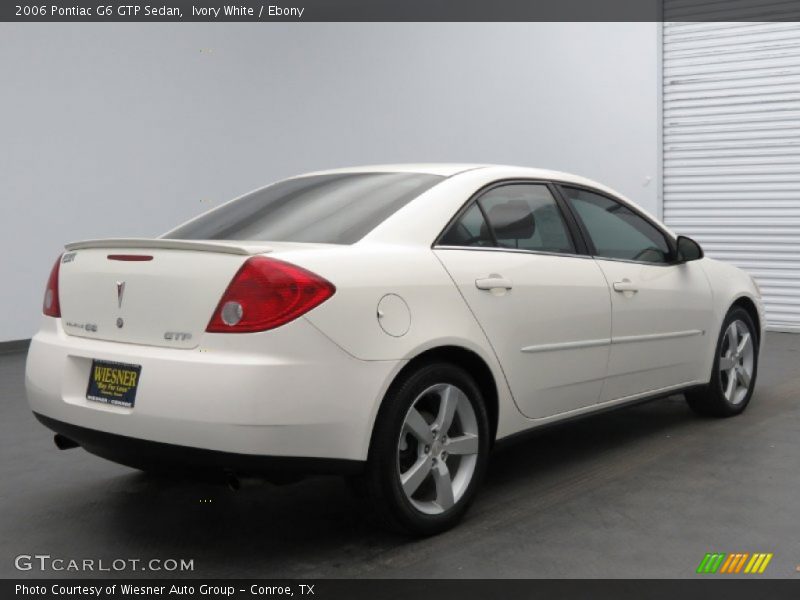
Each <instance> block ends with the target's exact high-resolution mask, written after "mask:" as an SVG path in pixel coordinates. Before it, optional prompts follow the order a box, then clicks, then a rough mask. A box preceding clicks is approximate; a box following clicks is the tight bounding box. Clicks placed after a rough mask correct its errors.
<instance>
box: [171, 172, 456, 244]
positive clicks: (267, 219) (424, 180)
mask: <svg viewBox="0 0 800 600" xmlns="http://www.w3.org/2000/svg"><path fill="white" fill-rule="evenodd" d="M442 179H444V178H443V177H441V176H439V175H428V174H424V173H339V174H334V175H312V176H308V177H298V178H296V179H287V180H285V181H280V182H278V183H275V184H273V185H271V186H269V187H266V188H263V189H261V190H258V191H255V192H253V193H251V194H248V195H246V196H243V197H241V198H239V199H238V200H234V201H233V202H229V203H227V204H224V205H222V206H220V207H219V208H216V209H214V210H212V211H211V212H208V213H206V214H205V215H201V216H200V217H198V218H197V219H194V220H193V221H189V222H188V223H186V224H185V225H181V226H180V227H178V228H177V229H174V230H172V231H170V232H169V233H168V234H166V235H165V236H164V237H165V238H167V239H181V240H242V241H265V242H266V241H275V242H317V243H327V244H353V243H355V242H357V241H358V240H360V239H361V238H362V237H364V236H365V235H367V234H368V233H369V232H370V231H372V230H373V229H375V227H377V226H378V225H379V224H380V223H382V222H383V221H385V220H386V219H387V218H388V217H389V216H391V215H392V214H393V213H394V212H396V211H397V210H398V209H400V208H402V207H403V206H405V205H406V204H408V203H409V202H410V201H411V200H412V199H414V198H416V197H417V196H419V195H420V194H421V193H422V192H424V191H426V190H428V189H429V188H431V187H433V186H434V185H436V184H437V183H439V182H440V181H441V180H442Z"/></svg>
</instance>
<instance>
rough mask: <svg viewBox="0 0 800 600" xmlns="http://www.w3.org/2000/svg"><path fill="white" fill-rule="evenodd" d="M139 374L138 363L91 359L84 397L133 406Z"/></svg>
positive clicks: (140, 370) (96, 400) (105, 402)
mask: <svg viewBox="0 0 800 600" xmlns="http://www.w3.org/2000/svg"><path fill="white" fill-rule="evenodd" d="M141 374H142V367H141V366H140V365H127V364H124V363H117V362H110V361H106V360H93V361H92V370H91V372H90V373H89V388H88V389H87V390H86V399H87V400H92V401H94V402H102V403H104V404H113V405H114V406H124V407H126V408H133V404H134V402H135V401H136V389H137V388H138V387H139V377H140V375H141Z"/></svg>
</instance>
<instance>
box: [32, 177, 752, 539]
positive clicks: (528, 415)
mask: <svg viewBox="0 0 800 600" xmlns="http://www.w3.org/2000/svg"><path fill="white" fill-rule="evenodd" d="M763 324H764V314H763V307H762V302H761V298H760V293H759V290H758V287H757V286H756V284H755V283H754V281H753V280H752V279H751V278H750V277H749V276H748V275H747V274H745V273H744V272H742V271H740V270H739V269H737V268H735V267H733V266H730V265H727V264H724V263H721V262H717V261H715V260H712V259H710V258H704V256H703V252H702V250H701V248H700V246H698V244H697V243H695V242H694V241H692V240H691V239H689V238H686V237H682V236H675V235H674V234H673V233H671V232H670V231H669V230H668V229H667V228H666V227H664V226H663V225H662V224H661V223H659V222H658V221H657V220H656V219H654V218H653V217H652V216H650V215H649V214H647V213H646V212H645V211H643V210H641V209H640V208H638V207H637V206H636V205H634V204H632V203H631V202H630V201H628V200H626V199H624V198H623V197H621V196H620V195H619V194H617V193H615V192H613V191H612V190H610V189H609V188H607V187H605V186H603V185H600V184H598V183H595V182H593V181H590V180H588V179H584V178H583V177H578V176H574V175H569V174H566V173H559V172H553V171H545V170H539V169H527V168H518V167H504V166H486V165H400V166H397V165H395V166H378V167H376V166H372V167H361V168H351V169H341V170H335V171H325V172H319V173H312V174H308V175H302V176H299V177H294V178H291V179H287V180H284V181H280V182H278V183H275V184H273V185H270V186H267V187H265V188H262V189H259V190H256V191H254V192H252V193H249V194H247V195H245V196H242V197H240V198H238V199H235V200H233V201H231V202H228V203H227V204H223V205H221V206H219V207H218V208H215V209H213V210H211V211H209V212H207V213H205V214H203V215H200V216H199V217H197V218H195V219H193V220H191V221H188V222H187V223H185V224H183V225H181V226H180V227H178V228H176V229H174V230H172V231H170V232H168V233H167V234H165V235H164V236H162V237H160V238H157V239H103V240H90V241H84V242H78V243H72V244H68V245H67V246H66V252H65V253H64V254H63V255H62V256H61V257H59V259H58V260H57V261H56V264H55V266H54V267H53V271H52V274H51V276H50V279H49V281H48V283H47V288H46V293H45V299H44V317H43V319H42V323H41V329H40V330H39V332H38V333H37V334H36V336H35V337H34V338H33V340H32V343H31V346H30V352H29V355H28V362H27V373H26V384H27V391H28V398H29V401H30V406H31V408H32V410H33V412H34V413H35V415H36V417H37V418H38V419H39V420H40V421H41V422H42V423H43V424H44V425H46V426H47V427H49V428H50V429H52V430H54V431H55V432H57V435H56V443H57V445H58V446H59V447H61V448H68V447H75V446H82V447H83V448H85V449H86V450H87V451H89V452H91V453H93V454H96V455H98V456H101V457H104V458H107V459H110V460H113V461H117V462H119V463H122V464H125V465H129V466H132V467H136V468H141V469H175V468H181V469H186V470H193V471H197V472H198V473H200V472H202V473H221V474H225V477H228V478H230V479H231V481H234V482H235V481H236V478H237V477H241V476H245V475H247V476H261V477H268V478H269V477H272V478H280V477H285V476H287V475H294V474H312V473H339V474H345V475H351V476H354V477H355V478H356V479H358V480H359V481H361V482H363V483H364V485H363V486H362V489H365V490H366V491H368V492H369V493H370V494H372V495H373V497H374V498H375V499H376V501H375V502H374V503H373V504H374V505H375V507H376V509H377V510H378V511H379V512H380V514H381V515H382V516H384V517H385V518H386V520H387V521H388V522H389V523H391V524H393V525H395V526H398V527H400V528H403V529H405V530H407V531H409V532H412V533H414V534H418V535H427V534H432V533H436V532H439V531H442V530H444V529H446V528H448V527H451V526H452V525H453V524H455V523H456V522H457V521H458V519H459V518H461V517H462V516H463V514H464V513H465V511H466V510H467V507H468V506H469V504H470V502H471V501H472V500H473V498H474V497H475V493H476V491H477V488H478V486H479V483H480V480H481V478H482V476H483V474H484V471H485V470H486V466H487V460H488V456H489V451H490V449H491V447H492V446H493V444H494V443H495V442H497V441H500V440H504V439H506V438H509V437H510V436H513V435H515V434H519V433H522V432H526V431H529V430H532V429H534V428H536V427H540V426H542V425H546V424H550V423H553V422H555V421H560V420H564V419H569V418H573V417H576V416H580V415H587V414H590V413H593V412H595V411H598V410H604V409H608V408H610V407H618V406H624V405H628V404H630V403H632V402H638V401H642V400H646V399H651V398H655V397H663V396H666V395H670V394H675V393H684V394H685V395H686V398H687V400H688V403H689V406H690V407H691V408H692V409H693V410H694V411H696V412H698V413H701V414H704V415H714V416H722V417H724V416H731V415H736V414H739V413H741V412H742V411H743V410H744V409H745V407H746V406H747V404H748V402H749V401H750V397H751V395H752V393H753V387H754V384H755V380H756V371H757V366H758V357H759V350H760V346H761V340H762V339H763V334H762V332H763Z"/></svg>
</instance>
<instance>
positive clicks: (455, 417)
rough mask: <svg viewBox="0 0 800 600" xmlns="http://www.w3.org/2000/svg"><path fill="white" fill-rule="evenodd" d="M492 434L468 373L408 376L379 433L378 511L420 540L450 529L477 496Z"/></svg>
mask: <svg viewBox="0 0 800 600" xmlns="http://www.w3.org/2000/svg"><path fill="white" fill-rule="evenodd" d="M489 436H490V433H489V419H488V416H487V412H486V407H485V404H484V400H483V397H482V395H481V392H480V389H479V388H478V386H477V385H476V384H475V381H474V380H473V378H472V377H471V376H470V375H469V374H468V373H467V372H466V371H464V370H463V369H461V368H459V367H457V366H455V365H451V364H449V363H436V364H431V365H427V366H424V367H422V368H420V369H418V370H416V371H413V372H412V373H410V374H408V375H406V376H404V377H403V378H402V379H401V380H400V381H398V382H396V384H395V385H394V386H392V389H391V390H390V391H389V393H388V394H387V397H386V398H385V400H384V404H383V406H382V408H381V411H380V414H379V415H378V420H377V422H376V424H375V430H374V433H373V438H372V446H371V449H370V458H369V463H368V473H367V484H368V489H369V492H370V495H371V496H372V498H373V500H374V505H375V509H376V510H377V511H378V512H379V513H380V514H381V516H382V517H384V520H386V521H388V522H389V524H391V525H393V526H394V527H395V528H399V529H401V530H404V531H406V532H408V533H411V534H414V535H433V534H435V533H439V532H441V531H444V530H446V529H449V528H450V527H452V526H453V525H455V524H456V523H457V522H458V521H459V520H460V519H461V517H462V516H463V515H464V513H465V512H466V510H467V508H468V507H469V504H470V503H471V501H472V499H473V498H474V496H475V492H476V491H477V487H478V485H479V483H480V480H481V479H482V477H483V473H484V471H485V470H486V463H487V459H488V452H489V445H490V444H489V442H490V440H489Z"/></svg>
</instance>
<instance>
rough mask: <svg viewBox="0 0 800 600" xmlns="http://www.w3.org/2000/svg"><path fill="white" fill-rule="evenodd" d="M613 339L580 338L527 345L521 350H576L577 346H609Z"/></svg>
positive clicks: (532, 351)
mask: <svg viewBox="0 0 800 600" xmlns="http://www.w3.org/2000/svg"><path fill="white" fill-rule="evenodd" d="M610 343H611V340H610V339H608V338H603V339H599V340H578V341H576V342H559V343H556V344H539V345H538V346H525V347H524V348H523V349H522V350H521V351H522V352H526V353H529V354H533V353H536V352H555V351H558V350H574V349H576V348H595V347H597V346H608V345H609V344H610Z"/></svg>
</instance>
